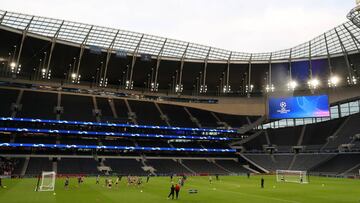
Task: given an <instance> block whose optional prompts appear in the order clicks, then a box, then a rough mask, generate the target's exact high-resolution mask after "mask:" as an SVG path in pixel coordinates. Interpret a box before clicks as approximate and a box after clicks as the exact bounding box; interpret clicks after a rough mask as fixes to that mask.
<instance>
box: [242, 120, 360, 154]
mask: <svg viewBox="0 0 360 203" xmlns="http://www.w3.org/2000/svg"><path fill="white" fill-rule="evenodd" d="M359 123H360V114H359V113H358V114H353V115H350V116H349V117H343V118H338V119H333V120H329V121H325V122H320V123H314V124H308V125H305V126H294V127H286V128H277V129H266V130H263V132H261V133H259V135H258V136H256V137H255V138H253V139H251V140H249V141H248V142H246V143H244V144H243V146H244V147H245V149H246V150H247V151H249V152H262V151H263V146H276V147H277V150H278V152H291V150H292V146H297V145H299V146H305V150H306V151H320V150H321V149H323V150H334V149H338V148H339V146H341V145H342V144H349V143H352V144H353V145H354V148H357V147H358V146H360V144H359V141H356V140H354V136H355V135H356V134H359V133H360V128H358V126H357V125H358V124H359ZM302 133H303V135H302ZM301 136H302V137H301ZM358 148H359V147H358Z"/></svg>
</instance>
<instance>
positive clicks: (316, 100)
mask: <svg viewBox="0 0 360 203" xmlns="http://www.w3.org/2000/svg"><path fill="white" fill-rule="evenodd" d="M268 107H269V108H268V109H269V118H270V119H284V118H314V117H329V116H330V111H329V97H328V96H327V95H313V96H295V97H270V98H269V102H268Z"/></svg>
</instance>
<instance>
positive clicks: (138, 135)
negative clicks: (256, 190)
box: [0, 127, 231, 140]
mask: <svg viewBox="0 0 360 203" xmlns="http://www.w3.org/2000/svg"><path fill="white" fill-rule="evenodd" d="M0 132H26V133H49V134H66V135H69V134H71V135H73V134H77V135H100V136H114V137H142V138H164V139H191V140H231V138H227V137H211V136H187V135H161V134H140V133H117V132H96V131H78V130H49V129H32V128H3V127H0Z"/></svg>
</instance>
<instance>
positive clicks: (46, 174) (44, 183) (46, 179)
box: [36, 171, 56, 192]
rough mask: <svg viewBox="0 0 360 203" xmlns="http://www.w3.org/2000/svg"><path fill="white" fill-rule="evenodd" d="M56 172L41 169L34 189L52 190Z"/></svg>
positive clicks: (41, 190) (40, 190)
mask: <svg viewBox="0 0 360 203" xmlns="http://www.w3.org/2000/svg"><path fill="white" fill-rule="evenodd" d="M55 179H56V173H55V172H54V171H43V172H42V173H41V176H39V179H38V182H37V186H36V191H39V192H43V191H54V190H55Z"/></svg>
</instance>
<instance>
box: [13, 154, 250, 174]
mask: <svg viewBox="0 0 360 203" xmlns="http://www.w3.org/2000/svg"><path fill="white" fill-rule="evenodd" d="M12 161H16V165H15V170H14V172H13V174H16V175H20V174H21V171H22V169H23V166H24V163H25V158H16V159H15V158H12ZM14 163H15V162H14ZM145 164H146V166H151V167H153V168H154V169H155V173H156V174H158V175H169V174H184V173H185V174H189V173H193V172H195V173H199V174H201V173H206V174H207V173H210V174H229V173H230V172H231V173H247V172H249V171H247V170H246V169H245V168H244V167H243V166H242V164H241V163H239V162H237V161H234V160H216V161H215V162H214V163H213V162H209V161H207V160H205V159H204V160H182V161H181V163H180V161H179V160H174V159H148V160H146V161H145ZM100 165H102V166H108V167H110V168H111V170H112V171H111V172H112V173H114V174H119V175H147V174H148V173H149V172H146V171H144V170H143V167H144V165H143V164H142V162H141V161H140V160H137V159H130V158H124V159H114V158H106V159H103V160H102V162H101V161H96V160H95V159H92V158H68V157H66V158H64V157H63V158H60V159H53V158H47V157H31V158H30V159H29V160H28V164H27V167H26V171H25V174H26V175H31V176H36V175H39V174H41V172H42V171H53V170H55V168H54V167H56V170H57V173H58V174H92V175H95V174H101V172H100V171H98V166H100Z"/></svg>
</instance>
